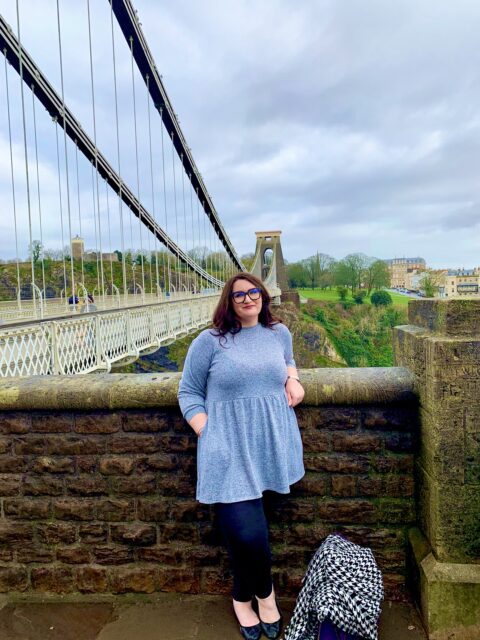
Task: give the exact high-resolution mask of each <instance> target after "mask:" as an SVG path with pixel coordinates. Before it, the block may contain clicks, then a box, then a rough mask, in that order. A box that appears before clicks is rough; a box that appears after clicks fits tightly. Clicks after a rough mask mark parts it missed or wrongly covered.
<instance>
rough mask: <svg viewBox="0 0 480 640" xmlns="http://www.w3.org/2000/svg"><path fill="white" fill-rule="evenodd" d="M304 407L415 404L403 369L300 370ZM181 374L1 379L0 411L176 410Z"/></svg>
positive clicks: (410, 379)
mask: <svg viewBox="0 0 480 640" xmlns="http://www.w3.org/2000/svg"><path fill="white" fill-rule="evenodd" d="M299 375H300V378H301V380H302V384H303V386H304V388H305V399H304V401H303V405H310V406H312V405H313V406H320V405H325V404H328V405H330V404H333V405H336V404H338V405H357V404H390V403H394V402H397V403H399V402H415V401H416V397H417V396H416V393H415V390H414V377H413V375H412V373H410V371H409V370H408V369H405V368H402V367H385V368H380V367H379V368H373V367H372V368H366V367H365V368H356V369H353V368H352V369H304V370H301V371H300V372H299ZM180 377H181V373H163V372H162V373H153V374H152V373H141V374H132V373H128V374H124V373H102V374H92V375H78V376H31V377H29V378H7V379H4V380H0V411H29V410H38V411H42V410H53V411H72V410H79V411H85V410H90V409H111V410H113V409H146V408H156V407H158V408H161V407H176V406H178V401H177V390H178V383H179V380H180Z"/></svg>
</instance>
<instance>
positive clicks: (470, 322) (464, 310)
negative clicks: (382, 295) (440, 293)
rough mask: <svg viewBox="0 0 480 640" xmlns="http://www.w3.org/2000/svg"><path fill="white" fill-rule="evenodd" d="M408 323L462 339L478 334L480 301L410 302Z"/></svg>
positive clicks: (479, 330) (431, 300)
mask: <svg viewBox="0 0 480 640" xmlns="http://www.w3.org/2000/svg"><path fill="white" fill-rule="evenodd" d="M408 321H409V323H410V324H413V325H416V326H418V327H423V328H424V329H427V330H428V331H433V332H434V333H438V334H440V335H445V336H453V337H457V338H458V337H464V336H478V335H479V334H480V300H479V299H478V298H477V299H474V298H467V297H465V298H462V299H451V300H443V299H426V300H410V301H409V303H408Z"/></svg>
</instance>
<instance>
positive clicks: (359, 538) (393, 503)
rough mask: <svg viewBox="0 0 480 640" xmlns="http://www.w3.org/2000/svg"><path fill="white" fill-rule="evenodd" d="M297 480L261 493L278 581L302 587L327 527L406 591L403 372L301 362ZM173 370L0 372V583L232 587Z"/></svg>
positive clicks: (392, 592) (408, 393) (407, 459)
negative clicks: (198, 483) (200, 491)
mask: <svg viewBox="0 0 480 640" xmlns="http://www.w3.org/2000/svg"><path fill="white" fill-rule="evenodd" d="M301 375H302V379H303V380H304V381H305V387H306V391H307V394H306V398H305V402H304V404H303V405H302V406H301V407H299V408H297V416H298V420H299V424H300V427H301V431H302V438H303V443H304V450H305V466H306V470H307V473H306V476H305V478H304V479H303V480H302V481H301V482H300V483H298V484H297V485H296V486H295V487H294V489H293V491H292V494H291V495H290V496H288V497H283V496H282V497H276V496H273V495H270V496H268V498H267V502H266V504H267V509H268V513H269V516H270V520H271V542H272V547H273V552H274V563H275V568H274V571H275V579H276V582H277V585H278V589H279V591H280V592H281V593H282V595H292V596H293V595H296V594H297V592H298V589H299V587H300V581H301V577H302V576H303V574H304V572H305V569H306V566H307V563H308V561H309V559H310V557H311V555H312V553H313V552H314V551H315V549H316V547H317V546H318V544H319V542H320V541H321V540H322V538H323V537H324V536H326V535H327V534H328V533H330V532H333V531H337V532H342V533H344V534H345V535H346V536H347V537H348V538H349V539H351V540H354V541H356V542H359V543H361V544H364V545H368V546H371V547H372V548H373V549H374V552H375V555H376V557H377V560H378V562H379V564H380V566H381V568H382V570H383V572H384V578H385V585H386V587H387V593H388V596H389V597H391V598H403V597H404V584H405V551H406V545H407V530H408V528H409V527H410V526H411V525H412V524H413V523H414V522H415V508H414V481H413V473H412V472H413V452H414V448H415V436H416V432H417V426H416V425H417V407H416V397H415V395H414V393H413V391H412V378H411V376H410V374H409V373H408V372H407V371H406V370H404V369H395V368H393V369H357V370H351V369H350V370H349V369H338V370H328V369H327V370H309V371H302V372H301ZM178 380H179V374H168V375H165V374H156V375H150V374H142V375H130V376H129V375H120V374H112V375H95V376H85V377H76V378H61V377H49V378H46V377H45V378H30V379H25V380H21V379H16V380H13V379H9V380H5V381H3V382H1V383H0V496H1V497H0V503H1V511H0V591H1V592H28V591H32V592H54V593H70V592H80V593H104V592H105V593H124V592H146V593H149V592H153V591H155V590H166V591H179V592H188V593H197V592H202V593H226V592H228V591H229V588H230V585H229V580H228V577H229V574H228V568H227V567H228V563H227V558H226V554H225V553H224V551H223V548H222V546H221V543H220V538H219V532H218V530H217V527H216V523H215V518H214V511H213V508H212V507H209V506H205V505H200V504H199V503H197V502H196V501H195V450H196V437H195V436H194V434H193V432H192V431H191V430H190V428H189V427H188V425H187V424H186V423H185V422H184V421H183V419H182V417H181V414H180V412H179V409H178V406H177V402H176V389H177V385H178Z"/></svg>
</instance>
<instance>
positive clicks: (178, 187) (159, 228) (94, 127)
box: [0, 0, 243, 322]
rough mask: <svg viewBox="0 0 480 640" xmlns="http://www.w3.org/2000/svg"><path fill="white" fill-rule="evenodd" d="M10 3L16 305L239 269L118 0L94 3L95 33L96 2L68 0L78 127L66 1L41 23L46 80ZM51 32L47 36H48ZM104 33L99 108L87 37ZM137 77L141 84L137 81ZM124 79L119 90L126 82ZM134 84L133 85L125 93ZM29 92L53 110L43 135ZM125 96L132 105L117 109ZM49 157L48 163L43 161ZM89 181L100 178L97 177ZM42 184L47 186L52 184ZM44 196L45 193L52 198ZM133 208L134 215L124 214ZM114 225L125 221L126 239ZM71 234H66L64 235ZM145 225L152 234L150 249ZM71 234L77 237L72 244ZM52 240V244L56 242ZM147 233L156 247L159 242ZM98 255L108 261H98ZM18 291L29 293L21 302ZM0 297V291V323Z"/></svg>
mask: <svg viewBox="0 0 480 640" xmlns="http://www.w3.org/2000/svg"><path fill="white" fill-rule="evenodd" d="M12 3H13V0H12ZM20 4H21V0H15V5H14V6H15V8H16V18H17V29H16V33H15V32H14V30H13V29H11V28H10V27H9V26H8V24H7V22H6V20H5V18H4V17H3V16H2V15H0V49H1V50H2V52H3V53H4V58H5V85H6V91H7V100H6V105H7V116H8V126H9V147H10V170H11V182H12V202H13V219H14V225H13V227H14V229H13V231H14V233H15V254H16V256H15V257H16V291H17V301H18V307H19V309H20V308H21V307H22V304H23V302H22V299H23V300H24V302H25V305H26V306H25V308H26V307H29V309H33V311H34V315H35V317H36V316H37V311H39V312H40V318H41V317H43V306H44V305H45V303H46V299H47V297H48V298H49V300H50V299H51V296H54V297H56V298H58V302H56V304H57V307H56V308H57V309H58V310H59V312H60V306H62V307H63V313H64V314H68V313H72V312H74V313H75V312H76V311H77V307H78V310H80V306H81V305H80V303H79V301H78V296H77V293H78V295H81V296H83V298H84V300H85V302H87V293H94V294H95V295H97V296H98V297H99V298H100V299H101V300H102V305H103V306H102V308H107V306H105V305H108V304H111V303H113V302H114V300H113V298H115V300H118V303H119V301H120V297H119V296H120V292H119V289H118V288H117V285H118V287H120V289H122V294H123V304H125V305H127V303H129V302H130V303H131V301H132V300H130V298H129V297H130V296H132V295H133V299H135V304H138V303H139V302H140V301H139V300H136V298H137V297H138V298H139V297H140V296H138V293H139V292H140V290H141V293H142V296H141V297H142V298H143V302H145V296H146V295H147V294H148V295H149V296H150V297H149V298H148V301H152V300H153V298H154V297H156V298H157V299H158V300H160V299H164V298H165V296H167V297H168V293H169V292H172V294H175V295H177V294H178V293H179V292H181V291H189V292H199V291H202V290H204V291H215V290H216V289H218V288H219V287H220V286H221V285H222V283H223V282H224V281H225V279H226V278H227V277H228V276H229V275H230V274H231V272H232V270H233V269H234V268H237V269H243V265H242V264H241V262H240V260H239V259H238V257H237V255H236V252H235V250H234V248H233V245H232V244H231V241H230V239H229V238H228V236H227V235H226V233H225V230H224V229H223V226H222V224H221V221H220V219H219V217H218V214H217V212H216V211H215V208H214V206H213V203H212V201H211V198H210V195H209V194H208V192H207V190H206V188H205V185H204V183H203V180H202V177H201V175H200V173H199V171H198V169H197V167H196V165H195V162H194V160H193V156H192V154H191V150H190V149H189V147H188V146H187V144H186V141H185V138H184V136H183V133H182V131H181V129H180V125H179V121H178V118H177V116H176V114H175V112H174V111H173V108H172V105H171V103H170V101H169V99H168V96H167V94H166V91H165V89H164V87H163V83H162V81H161V77H160V76H159V74H158V71H157V69H156V67H155V64H154V62H153V57H152V56H151V53H150V51H149V50H148V47H147V45H146V41H145V38H144V36H143V33H142V31H141V28H140V24H139V22H138V19H137V18H136V16H135V13H134V10H133V6H132V4H131V2H130V0H109V5H106V6H107V7H108V14H109V16H107V21H106V23H107V25H108V18H109V20H110V25H108V28H109V30H110V32H111V33H110V34H109V37H108V39H105V37H103V39H102V40H100V30H101V26H102V24H105V21H104V22H101V21H100V22H99V21H98V20H96V15H97V14H96V12H99V11H101V9H99V7H100V4H97V3H90V0H86V2H85V3H82V4H81V5H80V11H81V12H83V15H84V16H85V18H86V19H85V20H84V21H83V19H82V20H81V21H78V13H77V14H76V15H77V24H76V25H75V26H76V27H78V29H77V30H76V36H77V34H80V35H79V36H78V37H79V39H80V40H81V41H82V45H81V46H79V44H78V42H77V43H76V52H81V50H82V48H83V50H84V51H85V57H87V56H88V65H89V74H88V72H87V74H85V81H86V80H87V78H88V79H89V84H90V92H88V89H87V90H86V94H87V95H90V101H91V105H90V107H89V109H88V110H89V112H90V114H91V115H90V116H89V117H88V118H87V119H88V120H89V118H90V117H91V120H89V122H91V126H90V125H89V127H85V126H82V125H81V124H80V122H79V121H78V120H77V118H76V117H75V116H74V115H73V113H72V111H71V110H70V109H69V108H68V107H67V104H68V102H69V100H70V93H69V83H71V80H72V79H73V78H74V76H73V74H72V70H73V69H72V62H73V56H71V55H69V51H68V50H69V47H68V44H69V43H68V42H67V39H66V37H65V33H66V31H67V29H68V27H67V26H66V23H67V19H68V12H67V11H64V10H63V6H62V7H60V0H56V3H55V9H56V19H55V20H52V21H51V23H50V24H51V27H52V28H54V29H55V32H56V33H55V39H56V40H57V44H56V54H55V55H56V60H58V69H59V76H58V77H59V83H58V91H56V90H55V89H54V88H53V86H52V84H51V83H50V82H49V80H47V78H46V77H45V75H44V74H43V73H42V72H41V71H40V68H39V66H38V65H37V64H36V63H35V62H34V60H33V58H32V56H31V55H29V53H28V52H27V51H26V49H25V47H24V42H22V41H21V39H20V28H21V20H20V18H21V15H20V14H21V12H20ZM114 18H115V19H114ZM49 26H50V25H49ZM119 29H120V30H121V32H122V33H123V35H124V37H125V40H126V42H127V43H128V48H127V47H123V50H122V51H120V50H119V48H118V44H117V42H116V41H117V32H118V30H119ZM24 37H25V36H24ZM55 39H53V38H52V42H53V43H55ZM105 42H106V43H107V47H106V48H107V49H108V48H109V46H110V48H111V61H110V65H111V72H112V73H111V75H109V76H108V77H110V78H112V84H111V89H110V97H111V101H112V102H111V106H110V107H108V106H107V105H106V101H108V99H109V96H108V95H107V94H106V92H105V83H104V82H103V83H102V85H101V87H100V90H99V79H98V78H99V76H100V73H101V72H103V71H104V70H105V71H107V75H108V67H105V62H103V65H102V69H101V71H99V68H98V67H97V66H96V59H97V57H98V56H99V55H100V53H99V46H104V44H105ZM109 42H110V45H109V44H108V43H109ZM100 43H101V44H100ZM87 47H88V49H87ZM54 48H55V45H54ZM127 51H128V62H129V66H130V69H129V72H130V73H128V72H127V73H126V74H125V75H124V77H122V79H121V80H122V81H121V84H120V85H119V77H118V71H119V69H120V68H122V69H125V68H127V69H128V67H126V64H125V63H126V62H127ZM107 53H108V51H107ZM102 56H103V60H105V59H106V58H105V50H103V51H102ZM117 56H118V59H117ZM76 57H77V53H76V56H75V58H76ZM109 58H110V56H109ZM119 62H120V66H119ZM8 63H9V64H8ZM50 64H51V63H50ZM79 67H80V65H79ZM11 69H13V70H15V71H16V72H17V73H18V75H19V77H20V83H19V87H20V95H21V101H19V104H21V108H14V112H13V113H14V114H15V116H14V119H13V120H12V118H11V115H12V111H11V106H12V104H11V96H10V95H9V77H8V76H9V73H10V70H11ZM137 74H139V76H140V82H139V78H138V76H137ZM129 76H130V79H129V83H128V82H127V79H128V77H129ZM142 81H143V82H144V85H145V89H144V91H145V93H143V91H142V88H141V82H142ZM24 83H25V84H26V85H27V87H28V89H29V90H30V91H31V96H32V110H31V112H30V110H29V112H28V114H27V113H26V102H25V97H24V89H25V87H24ZM129 85H130V88H129V92H130V95H128V89H127V87H128V86H129ZM85 87H87V84H86V83H85ZM138 87H140V93H137V92H138V90H139V89H138ZM126 90H127V96H126V98H125V95H126ZM144 96H145V99H146V100H144ZM14 98H15V99H16V96H14ZM37 100H38V101H39V102H40V103H41V104H42V105H43V106H44V107H45V109H46V110H47V113H48V114H49V115H50V118H51V120H52V121H53V128H54V133H53V132H52V134H53V136H52V139H51V140H49V139H48V132H49V131H51V129H50V130H48V125H47V126H45V125H46V121H45V119H44V118H45V114H44V112H43V111H42V110H39V112H38V113H37V109H36V107H37V105H36V101H37ZM130 100H131V102H130ZM74 101H75V104H79V102H78V98H77V99H75V98H74ZM145 101H146V104H145ZM150 101H151V102H150ZM130 105H131V107H132V108H131V110H130V112H128V109H129V108H130ZM109 111H110V113H111V114H112V125H113V116H114V118H115V123H114V126H112V127H111V137H110V139H109V138H108V127H106V126H105V117H107V118H108V112H109ZM132 111H133V114H132V113H131V112H132ZM17 114H19V115H18V116H17ZM105 114H107V116H105ZM27 115H28V117H27ZM17 117H18V120H19V122H21V126H20V127H18V125H17V122H16V119H17ZM16 125H17V127H18V131H20V129H21V130H22V136H19V135H18V131H17V132H16V131H15V126H16ZM50 127H51V125H50ZM59 127H61V128H62V130H63V141H61V140H60V138H59V136H60V135H61V134H60V132H59ZM159 129H160V130H159ZM164 129H165V131H164ZM88 131H89V132H88ZM130 131H131V132H132V134H130ZM45 132H46V133H47V135H46V133H45ZM15 133H17V137H16V138H15ZM164 135H167V136H168V138H169V140H170V142H169V143H167V141H166V140H164ZM21 137H22V138H23V145H22V146H23V153H19V151H18V148H19V145H18V148H17V140H20V138H21ZM105 141H108V142H110V143H113V145H112V146H113V148H115V147H116V157H115V153H113V156H112V158H113V163H114V165H115V167H116V168H115V169H114V168H113V165H112V163H111V162H109V160H107V157H108V155H109V154H108V152H111V151H112V150H111V149H110V148H109V147H108V144H107V145H105ZM52 142H53V144H51V143H52ZM72 144H73V148H72V146H71V145H72ZM41 145H43V150H42V147H41ZM142 145H143V146H142ZM170 145H171V146H170ZM147 146H148V148H147ZM100 149H102V150H100ZM105 151H107V153H106V154H105ZM79 152H80V153H79ZM170 152H171V154H172V160H171V169H170V168H169V166H167V165H166V163H168V165H169V164H170V162H169V160H167V156H166V155H165V154H169V153H170ZM73 153H74V156H75V157H73V155H72V154H73ZM125 154H128V156H127V157H128V158H130V160H131V161H130V162H128V161H127V162H125ZM122 156H124V157H123V158H122ZM19 158H20V159H21V160H19ZM85 159H86V160H87V161H88V164H87V163H86V162H85ZM133 160H134V161H133ZM20 162H22V163H24V165H25V167H24V172H25V178H21V175H20V172H19V171H18V167H17V164H19V163H20ZM53 167H55V170H54V171H53V172H52V169H53ZM122 171H123V174H122ZM179 171H180V172H181V175H179V173H178V172H179ZM52 178H53V180H52ZM44 179H45V180H47V184H46V186H45V185H43V184H42V181H43V180H44ZM101 181H102V182H103V184H104V189H103V188H101ZM132 182H133V183H134V184H133V187H134V188H133V189H132V188H131V186H132ZM129 183H130V187H129V186H128V185H129ZM52 184H55V185H56V186H55V190H54V191H53V190H52ZM17 187H19V188H20V192H18V188H17ZM110 189H112V191H113V193H112V192H111V191H110ZM188 189H190V194H189V193H188ZM35 190H36V193H34V191H35ZM162 191H163V194H162V193H161V192H162ZM19 195H20V197H19ZM52 195H54V197H55V201H53V200H52ZM35 196H36V198H35ZM112 197H113V199H114V200H115V199H117V201H118V223H117V222H113V217H114V216H112V212H113V211H114V206H115V205H114V200H112ZM75 198H76V199H77V202H76V203H75ZM188 199H190V202H189V203H188ZM194 199H196V209H197V210H196V212H195V205H194V202H193V200H194ZM24 202H25V203H26V204H25V206H24ZM125 205H126V206H125ZM159 208H160V212H159V210H158V209H159ZM162 209H163V213H162ZM37 212H38V215H37ZM47 212H48V215H49V218H47V227H45V215H44V214H46V213H47ZM172 213H173V217H174V220H172ZM134 216H135V218H136V219H137V221H138V224H135V225H134V224H133V222H134ZM182 216H183V221H182ZM55 219H56V220H58V223H57V227H56V229H55V234H56V235H55V236H53V235H52V232H53V229H52V227H53V226H54V225H52V222H53V220H55ZM127 219H128V220H127ZM25 220H26V223H25ZM125 226H127V228H129V231H130V239H129V240H127V235H126V233H125ZM37 227H39V233H40V241H39V242H38V241H35V237H37V238H38V236H36V235H35V234H36V233H37V232H38V231H34V228H37ZM45 228H47V235H45ZM172 229H173V232H174V233H173V234H171V235H170V234H169V231H171V230H172ZM27 231H28V240H29V252H30V254H29V263H30V264H29V267H30V278H29V277H28V274H26V271H25V266H26V265H23V266H22V264H21V263H22V257H21V252H22V249H21V246H25V245H24V244H23V242H24V240H21V238H22V237H23V238H25V237H26V233H27ZM75 233H77V235H76V236H75V238H74V235H75ZM19 234H20V235H19ZM78 234H79V235H78ZM150 234H153V236H154V240H153V245H154V246H153V248H152V238H151V235H150ZM59 236H60V237H59ZM67 236H68V238H67ZM52 237H53V238H54V240H53V242H54V245H56V247H57V248H55V246H54V247H52V248H51V250H50V249H49V253H48V256H47V251H46V246H47V245H48V243H49V242H52ZM77 240H78V243H77V244H75V245H74V241H75V242H77ZM60 242H61V247H60V249H58V245H59V244H60ZM86 242H87V243H93V251H92V250H91V249H90V247H88V246H87V249H89V250H88V251H85V243H86ZM34 243H37V244H38V246H39V247H40V250H39V252H38V253H36V252H34ZM12 244H13V243H12ZM159 244H160V246H162V250H161V251H159ZM119 245H120V249H121V251H118V249H117V256H118V261H119V262H121V269H120V266H119V265H118V264H116V258H117V256H115V255H114V249H115V247H119ZM127 245H130V246H127ZM107 247H108V248H107ZM163 247H164V248H163ZM104 251H107V253H104ZM55 256H56V257H55ZM58 256H59V257H58ZM47 257H48V260H49V261H52V260H53V262H54V263H55V261H56V262H57V265H56V266H55V269H54V271H55V275H54V279H53V280H52V279H51V278H52V275H51V274H52V272H53V269H52V264H51V262H48V270H47V269H46V265H47V263H46V259H47ZM105 261H106V262H107V263H108V266H107V265H105V264H104V262H105ZM127 266H128V273H127ZM39 267H41V271H39ZM139 272H140V273H139ZM47 274H48V278H50V280H48V278H47ZM60 274H61V275H60ZM119 277H120V280H119ZM29 279H30V280H31V282H29ZM95 280H96V282H95ZM120 281H121V283H122V284H120ZM37 283H38V285H40V287H38V286H37ZM40 283H41V284H40ZM27 291H28V292H27ZM109 294H111V295H109ZM107 297H109V300H108V301H107ZM27 298H31V300H30V302H29V303H27V300H26V299H27ZM110 298H112V300H110ZM2 299H5V296H4V295H2V294H1V292H0V322H1V319H2V310H1V309H2V306H1V305H2ZM69 302H71V304H69ZM29 305H30V306H29ZM50 306H51V305H50ZM87 310H88V306H87ZM25 313H26V314H27V311H26V312H25ZM24 317H29V316H28V315H24Z"/></svg>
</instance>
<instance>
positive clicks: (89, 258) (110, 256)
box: [83, 251, 118, 262]
mask: <svg viewBox="0 0 480 640" xmlns="http://www.w3.org/2000/svg"><path fill="white" fill-rule="evenodd" d="M83 259H84V261H85V262H96V261H97V260H100V253H98V252H97V251H87V252H86V253H84V255H83ZM101 259H102V260H104V261H107V262H110V261H112V262H118V255H117V254H116V253H102V254H101Z"/></svg>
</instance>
